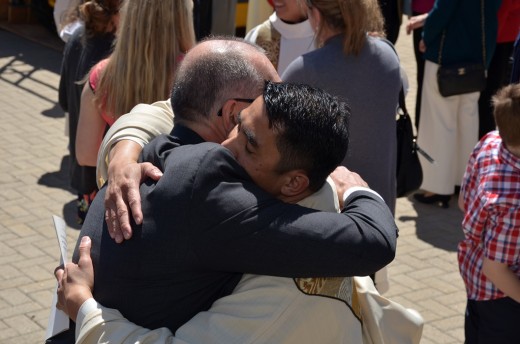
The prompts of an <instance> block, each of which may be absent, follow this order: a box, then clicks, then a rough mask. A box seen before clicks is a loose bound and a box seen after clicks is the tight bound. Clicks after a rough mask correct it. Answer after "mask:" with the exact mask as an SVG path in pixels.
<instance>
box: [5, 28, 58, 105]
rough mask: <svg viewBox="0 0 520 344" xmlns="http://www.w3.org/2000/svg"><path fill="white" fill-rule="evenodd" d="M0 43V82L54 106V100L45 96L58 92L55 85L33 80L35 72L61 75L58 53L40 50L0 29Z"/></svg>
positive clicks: (36, 79)
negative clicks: (43, 71) (0, 43)
mask: <svg viewBox="0 0 520 344" xmlns="http://www.w3.org/2000/svg"><path fill="white" fill-rule="evenodd" d="M42 29H43V30H44V28H42ZM0 42H2V49H0V60H1V62H0V79H1V80H2V81H4V82H7V83H9V84H11V85H13V86H15V87H18V88H20V89H21V90H23V91H24V92H28V93H30V94H33V95H34V96H36V97H39V98H41V99H43V100H46V101H48V102H49V103H51V104H53V105H54V104H56V100H57V99H55V98H53V99H51V98H49V96H48V95H49V94H55V93H56V92H57V91H58V89H57V87H56V85H55V83H54V82H52V81H48V80H46V79H45V78H44V77H43V78H42V77H41V76H40V77H35V72H37V71H40V70H47V71H50V72H52V73H54V74H60V69H61V59H62V54H61V52H59V51H56V50H52V49H40V48H39V45H38V44H37V43H34V42H31V41H29V40H27V39H25V38H22V37H20V36H17V35H15V34H13V33H10V32H7V31H4V30H1V29H0ZM36 47H38V48H36ZM34 84H37V85H38V87H35V86H34ZM48 91H52V92H48Z"/></svg>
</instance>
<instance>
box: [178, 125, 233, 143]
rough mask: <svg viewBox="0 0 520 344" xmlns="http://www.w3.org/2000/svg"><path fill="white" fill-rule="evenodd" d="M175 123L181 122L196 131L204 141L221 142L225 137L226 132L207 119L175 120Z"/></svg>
mask: <svg viewBox="0 0 520 344" xmlns="http://www.w3.org/2000/svg"><path fill="white" fill-rule="evenodd" d="M175 124H181V125H183V126H185V127H186V128H188V129H191V130H193V131H194V132H196V133H197V134H198V135H199V136H200V137H202V138H203V139H204V141H206V142H215V143H222V142H223V141H224V140H225V139H226V138H227V132H226V131H225V130H224V129H222V128H221V130H219V129H218V128H216V126H215V125H212V124H211V123H208V121H201V122H192V121H182V120H181V121H176V122H175Z"/></svg>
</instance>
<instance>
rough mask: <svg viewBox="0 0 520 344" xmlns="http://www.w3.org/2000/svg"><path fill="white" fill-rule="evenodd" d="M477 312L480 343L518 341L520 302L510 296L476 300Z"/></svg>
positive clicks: (508, 343)
mask: <svg viewBox="0 0 520 344" xmlns="http://www.w3.org/2000/svg"><path fill="white" fill-rule="evenodd" d="M474 304H475V309H476V313H477V315H478V316H477V318H476V319H477V333H476V334H477V338H476V341H474V342H469V341H468V338H466V343H479V344H494V343H500V344H513V343H518V338H519V336H518V325H519V324H520V303H518V302H515V301H514V300H513V299H511V298H509V297H505V298H501V299H497V300H489V301H474Z"/></svg>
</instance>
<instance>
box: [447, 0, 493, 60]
mask: <svg viewBox="0 0 520 344" xmlns="http://www.w3.org/2000/svg"><path fill="white" fill-rule="evenodd" d="M484 21H485V17H484V0H480V29H481V31H482V32H481V33H482V64H483V65H484V69H486V33H485V30H484V26H485V25H484V24H485V23H484ZM445 38H446V29H444V30H442V37H441V44H440V46H439V59H438V62H439V66H441V65H442V64H441V62H442V48H443V47H444V39H445Z"/></svg>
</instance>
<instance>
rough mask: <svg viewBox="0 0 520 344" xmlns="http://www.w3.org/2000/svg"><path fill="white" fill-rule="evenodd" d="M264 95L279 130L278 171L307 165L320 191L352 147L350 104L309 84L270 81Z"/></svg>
mask: <svg viewBox="0 0 520 344" xmlns="http://www.w3.org/2000/svg"><path fill="white" fill-rule="evenodd" d="M263 98H264V102H265V107H266V111H267V117H268V119H269V127H271V128H273V129H275V130H276V131H277V132H278V137H277V141H276V145H277V148H278V150H279V152H280V156H281V159H280V163H279V165H278V167H277V169H278V172H280V173H283V172H286V171H289V170H294V169H303V170H304V171H306V173H307V176H308V178H309V182H310V183H309V189H310V190H312V191H317V190H318V189H319V188H320V187H321V186H322V185H323V183H324V182H325V179H326V178H327V176H328V175H329V174H330V173H331V172H332V171H333V170H334V169H335V168H336V167H337V166H338V165H339V164H340V163H341V161H342V160H343V158H344V157H345V155H346V153H347V150H348V123H349V116H350V107H349V106H348V104H347V103H345V102H341V101H339V100H338V98H336V97H334V96H332V95H330V94H329V93H327V92H325V91H323V90H320V89H317V88H314V87H311V86H308V85H300V84H291V83H275V82H271V81H266V82H265V86H264V92H263Z"/></svg>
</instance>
